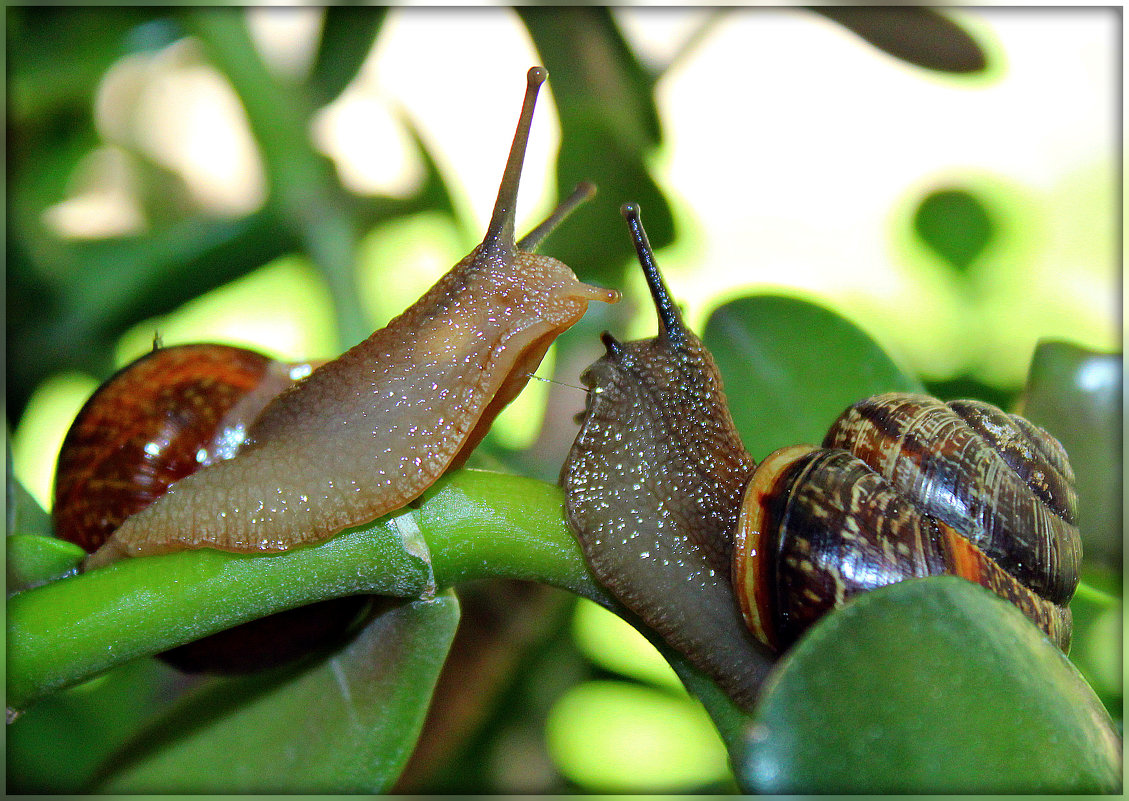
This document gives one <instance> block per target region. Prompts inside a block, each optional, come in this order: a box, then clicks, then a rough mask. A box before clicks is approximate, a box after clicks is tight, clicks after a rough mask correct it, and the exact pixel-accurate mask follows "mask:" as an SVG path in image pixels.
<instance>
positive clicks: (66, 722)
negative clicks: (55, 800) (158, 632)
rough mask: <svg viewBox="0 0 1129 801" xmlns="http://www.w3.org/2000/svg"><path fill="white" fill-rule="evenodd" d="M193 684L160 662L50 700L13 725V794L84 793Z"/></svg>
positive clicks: (137, 665)
mask: <svg viewBox="0 0 1129 801" xmlns="http://www.w3.org/2000/svg"><path fill="white" fill-rule="evenodd" d="M185 681H186V680H185V677H184V676H182V675H181V674H179V673H177V672H176V671H174V670H173V669H172V668H170V667H167V666H166V665H163V664H162V663H161V662H159V661H158V660H156V659H136V660H134V661H133V662H130V663H129V664H126V665H122V666H121V667H120V668H117V669H116V670H112V671H110V672H109V673H107V674H106V675H105V676H101V677H99V678H97V679H94V680H92V681H89V682H87V683H85V684H81V685H79V686H77V687H72V688H71V689H69V690H66V691H64V692H60V693H56V694H55V695H53V696H51V697H50V698H45V699H43V700H42V701H41V702H40V703H38V704H36V705H35V707H34V708H32V709H31V710H29V711H28V712H27V713H26V714H24V715H21V716H20V717H19V718H17V719H16V720H15V722H13V723H11V724H10V725H9V726H8V729H7V738H8V739H7V744H6V745H7V753H6V756H7V758H8V792H9V793H53V794H63V793H66V794H73V793H80V792H83V791H84V790H85V789H86V788H87V787H88V785H89V784H90V781H91V779H92V778H93V776H94V774H95V771H96V770H97V769H98V766H99V764H101V763H102V762H103V761H104V760H106V759H107V758H108V757H109V756H110V755H111V754H113V753H114V752H115V751H117V750H118V749H119V748H121V747H122V746H123V745H124V744H125V743H127V742H128V741H129V740H130V738H131V737H133V736H134V735H135V733H136V732H137V730H138V729H139V728H140V727H141V725H142V724H143V723H144V721H145V720H146V719H148V718H150V717H152V715H153V714H154V712H155V711H156V710H158V709H161V708H164V707H167V706H168V705H169V703H170V701H171V700H172V699H173V698H175V697H176V696H177V688H178V687H180V686H183V685H184V684H185Z"/></svg>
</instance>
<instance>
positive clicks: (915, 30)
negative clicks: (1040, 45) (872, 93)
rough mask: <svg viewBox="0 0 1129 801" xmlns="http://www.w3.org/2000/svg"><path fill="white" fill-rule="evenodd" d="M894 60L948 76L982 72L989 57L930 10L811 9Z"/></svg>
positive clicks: (959, 31)
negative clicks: (949, 73) (947, 73)
mask: <svg viewBox="0 0 1129 801" xmlns="http://www.w3.org/2000/svg"><path fill="white" fill-rule="evenodd" d="M812 11H815V12H816V13H818V14H822V15H823V16H825V17H827V18H828V19H830V20H833V21H835V22H837V23H839V24H840V25H842V26H843V27H844V28H846V29H847V30H849V31H851V32H852V33H855V34H857V35H858V36H859V37H861V38H862V39H865V40H866V41H867V42H869V43H870V44H872V45H874V46H875V47H877V48H878V49H879V50H882V51H884V52H886V53H889V54H890V55H891V56H894V57H895V58H898V59H901V60H902V61H905V62H908V63H910V64H916V65H917V66H919V67H925V68H926V69H931V70H939V71H941V72H951V73H958V74H959V73H971V72H983V71H984V70H985V69H986V68H987V66H988V57H987V55H986V54H985V53H984V51H983V49H981V47H980V45H979V44H977V42H976V40H975V39H973V38H972V36H970V35H969V34H968V33H967V32H965V30H964V29H963V28H961V27H960V25H958V24H957V23H956V22H954V21H953V20H951V19H949V18H948V17H947V16H945V15H944V14H942V13H941V12H939V11H934V10H933V9H930V8H915V7H900V6H883V7H881V8H864V7H850V6H846V7H844V6H820V7H818V8H812Z"/></svg>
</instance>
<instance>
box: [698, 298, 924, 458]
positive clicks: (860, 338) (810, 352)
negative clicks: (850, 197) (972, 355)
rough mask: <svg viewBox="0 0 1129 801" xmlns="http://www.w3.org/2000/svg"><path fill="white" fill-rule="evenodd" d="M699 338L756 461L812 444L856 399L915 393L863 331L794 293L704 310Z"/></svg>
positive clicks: (913, 386) (918, 387)
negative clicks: (706, 315) (710, 311)
mask: <svg viewBox="0 0 1129 801" xmlns="http://www.w3.org/2000/svg"><path fill="white" fill-rule="evenodd" d="M702 340H703V341H704V342H705V344H706V347H707V348H709V349H710V351H711V352H712V353H713V357H714V360H715V361H716V362H717V366H718V368H719V369H720V370H721V374H722V376H723V378H724V380H725V386H726V388H727V390H728V391H727V393H726V396H727V397H728V399H729V409H730V412H731V413H732V414H733V420H734V421H735V422H736V424H737V428H738V430H739V431H740V432H741V438H742V440H743V441H744V443H745V447H746V448H748V450H749V453H750V454H751V455H752V456H753V458H754V459H756V460H757V461H760V460H761V459H763V458H764V457H765V456H767V455H768V454H769V453H770V452H772V451H773V450H775V449H776V448H781V447H784V446H785V445H796V444H800V443H811V444H815V445H818V444H819V443H820V442H821V441H822V440H823V435H824V434H825V433H826V432H827V429H828V428H830V426H831V423H832V422H834V420H835V418H836V417H838V416H839V414H840V413H841V412H842V411H843V410H844V409H846V408H847V407H848V406H849V405H851V404H852V403H854V402H855V401H858V400H861V399H863V398H865V397H868V396H870V395H873V394H875V393H878V392H891V391H896V390H901V391H906V392H921V391H922V388H921V384H920V383H919V382H917V381H916V380H915V379H913V378H911V377H910V376H908V375H907V374H906V373H904V372H903V371H902V370H901V369H899V368H898V366H897V365H896V364H895V363H894V362H893V361H892V360H891V358H890V357H889V356H888V355H886V353H885V351H883V350H882V348H881V347H880V346H879V345H878V344H877V343H876V342H875V341H874V340H873V339H871V338H870V336H869V335H867V334H866V333H865V332H864V331H862V330H861V329H860V328H858V327H857V326H855V325H854V324H853V323H851V322H850V321H848V320H847V319H845V318H843V317H841V316H839V315H838V314H836V313H835V312H833V311H830V310H829V309H826V308H824V307H822V306H819V305H817V304H815V303H812V302H810V301H806V300H800V299H798V298H792V297H784V296H779V295H753V296H749V297H744V298H739V299H737V300H734V301H731V302H729V303H726V304H725V305H723V306H721V307H720V308H718V309H717V310H716V311H714V313H713V314H712V315H710V318H709V320H708V321H707V323H706V327H705V331H704V333H703V335H702Z"/></svg>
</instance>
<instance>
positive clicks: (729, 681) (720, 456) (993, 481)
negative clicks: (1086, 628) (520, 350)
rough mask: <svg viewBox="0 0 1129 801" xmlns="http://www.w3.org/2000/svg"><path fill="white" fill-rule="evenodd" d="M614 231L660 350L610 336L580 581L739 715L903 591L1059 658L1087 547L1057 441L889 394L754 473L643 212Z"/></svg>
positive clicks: (571, 497) (590, 376) (587, 450)
mask: <svg viewBox="0 0 1129 801" xmlns="http://www.w3.org/2000/svg"><path fill="white" fill-rule="evenodd" d="M623 213H624V216H625V218H626V219H627V222H628V226H629V228H630V231H631V234H632V236H633V239H634V242H635V247H636V251H637V253H638V256H639V261H640V264H641V265H642V267H643V271H644V273H645V275H646V278H647V282H648V285H649V287H650V290H651V294H652V297H653V300H654V303H655V307H656V311H657V314H658V320H659V332H658V335H657V336H656V337H654V338H653V339H646V340H639V341H635V342H626V343H621V342H619V341H617V340H616V339H614V338H613V337H612V336H611V335H610V334H604V336H603V341H604V345H605V347H606V349H607V353H606V354H605V355H604V356H603V357H602V358H601V359H599V360H598V361H597V362H595V363H594V364H593V365H592V366H591V367H590V368H589V369H588V370H587V371H586V372H585V373H584V374H583V375H582V376H581V380H582V381H583V382H584V383H585V384H586V385H587V386H588V387H590V388H591V389H592V390H593V391H591V392H589V394H588V397H587V402H586V406H585V410H584V412H583V415H582V419H581V427H580V430H579V432H578V433H577V437H576V441H575V442H574V444H573V446H572V450H571V451H570V452H569V455H568V458H567V459H566V461H565V464H564V466H563V468H562V471H561V484H562V486H563V487H564V491H565V506H566V516H567V518H568V522H569V524H570V527H571V528H572V530H573V532H574V533H575V535H576V537H577V539H578V541H579V543H580V545H581V548H582V550H583V552H584V555H585V558H586V560H587V562H588V565H589V567H590V569H591V570H592V572H593V574H594V575H595V576H596V578H597V579H598V580H599V581H600V582H601V583H602V584H604V585H605V586H606V588H607V589H608V590H609V591H610V592H611V593H612V594H613V595H614V596H615V597H616V598H617V599H618V600H619V601H620V602H621V603H622V604H623V605H624V606H625V607H627V608H628V609H629V610H630V611H631V612H633V613H634V614H635V615H637V616H638V617H639V618H640V619H641V620H642V621H643V622H644V623H646V624H647V625H648V626H650V627H651V628H653V629H654V630H655V631H656V632H658V633H659V634H660V635H661V636H662V637H663V639H664V640H665V641H666V642H667V643H668V644H669V645H670V646H671V647H673V648H674V649H676V650H678V651H679V652H681V653H682V654H684V655H685V656H686V657H687V658H688V659H689V660H690V661H691V662H692V663H693V664H694V665H696V666H697V667H698V668H699V669H701V670H702V671H703V672H705V673H706V674H707V675H709V676H711V677H712V678H713V679H714V680H716V681H717V682H718V683H719V685H720V686H721V687H722V688H723V689H725V690H726V691H727V692H728V693H729V694H730V695H731V696H732V697H733V698H734V699H735V700H736V701H737V702H738V703H739V704H741V705H743V706H746V707H749V706H751V704H752V702H753V700H755V698H756V695H757V692H758V689H759V686H760V684H761V682H762V681H763V679H764V676H765V674H766V673H767V671H768V669H769V667H770V666H771V664H772V660H773V658H774V657H773V656H772V653H773V652H774V651H778V650H780V649H782V648H786V647H787V646H788V645H790V644H791V643H792V642H794V641H795V639H796V638H797V637H799V636H800V635H801V634H802V633H803V631H804V630H806V628H807V627H808V626H810V625H811V624H812V623H813V622H814V621H815V620H816V619H818V618H819V617H820V616H821V615H823V614H825V613H826V612H827V611H829V610H830V609H832V608H833V607H835V606H838V605H841V604H843V603H845V602H846V601H847V600H849V599H850V598H851V597H853V596H855V595H857V594H858V593H860V592H864V591H866V590H869V589H873V588H875V587H878V586H883V585H886V584H891V583H894V582H896V581H900V580H903V579H907V578H913V577H924V576H931V575H940V574H953V575H959V576H962V577H964V578H966V579H969V580H971V581H974V582H976V583H978V584H981V585H982V586H984V587H986V588H988V589H990V590H992V591H994V592H995V593H996V594H998V595H1000V596H1001V597H1003V598H1005V599H1007V600H1009V601H1011V602H1012V603H1014V604H1015V605H1016V606H1017V607H1018V608H1019V609H1020V610H1021V611H1022V612H1023V613H1024V614H1026V615H1027V616H1028V618H1030V619H1031V620H1032V621H1033V622H1034V623H1035V624H1036V625H1038V626H1039V627H1040V628H1042V629H1043V631H1044V632H1045V633H1046V635H1047V636H1048V637H1049V638H1050V639H1051V640H1052V641H1053V642H1054V643H1055V644H1056V645H1058V646H1059V647H1060V648H1061V649H1062V650H1064V651H1066V650H1068V648H1069V643H1070V627H1071V618H1070V609H1069V607H1068V606H1067V604H1068V602H1069V600H1070V598H1071V596H1072V595H1073V592H1074V589H1075V587H1076V586H1077V584H1078V574H1079V566H1080V562H1081V542H1080V538H1079V533H1078V529H1077V528H1076V526H1075V521H1076V504H1077V499H1076V496H1075V492H1074V487H1073V483H1074V476H1073V472H1072V470H1071V468H1070V465H1069V462H1068V461H1067V457H1066V453H1065V452H1064V450H1063V449H1062V446H1061V445H1060V444H1059V443H1058V442H1057V441H1056V440H1055V439H1054V438H1053V437H1051V436H1050V435H1049V434H1047V433H1046V432H1045V431H1043V430H1042V429H1040V428H1038V427H1037V426H1035V425H1033V424H1031V423H1030V422H1028V421H1027V420H1024V419H1023V418H1021V417H1018V416H1017V415H1008V414H1005V413H1004V412H1002V411H1001V410H999V409H997V408H995V407H993V406H990V405H989V404H986V403H981V402H978V401H953V402H951V403H948V404H946V403H942V402H941V401H938V400H936V399H934V398H930V397H927V396H924V395H913V394H906V393H890V394H886V395H877V396H874V397H872V398H867V399H865V400H862V401H860V402H858V403H856V404H854V405H853V406H851V407H850V408H849V409H847V410H846V411H845V412H844V413H843V414H842V415H841V416H840V418H839V419H838V420H837V421H836V422H835V423H834V425H833V426H832V427H831V429H830V431H829V432H828V434H827V436H826V438H825V439H824V441H823V443H822V447H820V448H815V447H813V446H802V445H797V446H790V447H787V448H783V449H781V450H779V451H776V452H774V453H773V454H771V455H769V456H768V457H767V458H766V459H765V460H764V461H763V462H762V463H761V464H760V465H756V464H755V463H754V462H753V460H752V458H751V457H750V456H749V454H748V453H747V452H746V451H745V448H744V446H743V445H742V444H741V440H740V437H739V435H738V433H737V430H736V426H735V425H734V423H733V420H732V418H731V416H730V414H729V410H728V406H727V402H726V399H725V394H724V390H723V388H722V382H721V377H720V375H719V373H718V371H717V368H716V366H715V364H714V362H713V359H712V357H711V356H710V354H709V352H708V351H707V350H706V348H705V346H704V345H703V344H702V342H701V341H700V340H699V339H698V338H697V337H696V336H694V334H693V333H692V332H690V331H689V330H688V329H687V328H686V327H685V325H684V324H683V323H682V320H681V315H680V314H679V312H678V308H677V306H676V305H675V303H674V301H673V300H672V298H671V296H670V293H669V291H668V290H667V288H666V286H665V284H664V283H663V281H662V278H661V276H660V274H659V271H658V268H657V266H656V265H655V261H654V255H653V253H652V252H651V248H650V245H649V243H648V242H647V238H646V233H645V231H644V230H643V227H642V224H641V221H640V217H639V210H638V208H637V207H635V206H633V205H627V206H624V208H623Z"/></svg>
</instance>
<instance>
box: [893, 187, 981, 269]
mask: <svg viewBox="0 0 1129 801" xmlns="http://www.w3.org/2000/svg"><path fill="white" fill-rule="evenodd" d="M913 230H914V231H915V232H916V234H917V235H918V237H920V238H921V240H922V241H923V242H925V244H926V245H928V246H929V247H930V248H931V249H932V250H933V252H934V253H936V254H937V255H938V256H940V257H941V258H942V259H943V260H944V262H945V263H946V264H948V265H949V266H950V267H952V268H953V269H954V270H956V271H957V272H958V273H962V274H963V273H966V272H967V271H968V268H969V267H970V266H971V265H972V263H973V262H975V261H976V259H977V257H979V256H980V254H981V253H983V252H984V249H985V248H987V247H988V244H989V243H990V242H991V241H992V238H993V237H994V236H995V235H996V230H995V225H993V223H992V219H991V218H990V217H989V216H988V210H987V209H986V208H985V207H984V204H982V203H981V202H980V201H979V200H977V199H976V196H975V195H973V194H972V193H971V192H967V191H965V190H963V189H938V190H936V191H934V192H931V193H930V194H929V195H927V196H926V197H925V198H923V199H922V201H921V203H920V204H919V205H918V207H917V211H916V212H915V213H914V217H913Z"/></svg>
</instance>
